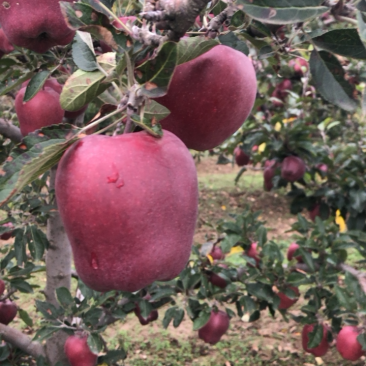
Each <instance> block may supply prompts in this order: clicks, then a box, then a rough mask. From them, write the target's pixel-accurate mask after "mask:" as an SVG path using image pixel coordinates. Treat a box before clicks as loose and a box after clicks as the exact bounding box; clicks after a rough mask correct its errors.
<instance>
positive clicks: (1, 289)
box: [0, 280, 5, 296]
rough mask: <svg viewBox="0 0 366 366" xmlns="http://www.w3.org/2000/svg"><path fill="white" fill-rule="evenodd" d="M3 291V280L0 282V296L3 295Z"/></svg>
mask: <svg viewBox="0 0 366 366" xmlns="http://www.w3.org/2000/svg"><path fill="white" fill-rule="evenodd" d="M4 291H5V282H4V281H3V280H0V296H2V295H3V293H4Z"/></svg>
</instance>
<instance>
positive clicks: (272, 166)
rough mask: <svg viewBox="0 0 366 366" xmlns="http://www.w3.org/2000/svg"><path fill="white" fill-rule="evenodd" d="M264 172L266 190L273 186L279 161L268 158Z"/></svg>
mask: <svg viewBox="0 0 366 366" xmlns="http://www.w3.org/2000/svg"><path fill="white" fill-rule="evenodd" d="M264 166H265V168H264V172H263V185H264V190H265V191H270V190H271V189H272V188H273V183H272V179H273V177H274V176H275V174H276V169H277V166H278V163H277V162H276V160H267V161H266V163H265V165H264Z"/></svg>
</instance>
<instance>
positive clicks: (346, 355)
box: [337, 325, 365, 361]
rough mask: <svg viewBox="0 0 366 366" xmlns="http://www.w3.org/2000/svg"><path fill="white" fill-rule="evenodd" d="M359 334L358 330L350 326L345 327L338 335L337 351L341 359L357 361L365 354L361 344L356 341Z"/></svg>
mask: <svg viewBox="0 0 366 366" xmlns="http://www.w3.org/2000/svg"><path fill="white" fill-rule="evenodd" d="M359 334H360V330H359V329H358V328H357V327H355V326H351V325H346V326H345V327H343V328H342V329H341V331H340V332H339V333H338V336H337V350H338V352H339V353H340V354H341V356H342V358H343V359H345V360H349V361H357V360H358V359H359V358H361V357H362V356H363V355H364V354H365V352H364V351H363V350H362V346H361V344H360V343H359V342H358V340H357V337H358V335H359Z"/></svg>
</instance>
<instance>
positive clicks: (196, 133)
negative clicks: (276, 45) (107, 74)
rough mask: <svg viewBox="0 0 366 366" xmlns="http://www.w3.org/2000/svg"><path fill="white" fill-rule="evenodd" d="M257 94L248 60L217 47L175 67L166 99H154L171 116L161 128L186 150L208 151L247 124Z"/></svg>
mask: <svg viewBox="0 0 366 366" xmlns="http://www.w3.org/2000/svg"><path fill="white" fill-rule="evenodd" d="M203 85H204V90H202V86H203ZM256 93H257V80H256V75H255V71H254V67H253V65H252V61H251V59H250V58H248V57H247V56H245V55H244V54H243V53H241V52H239V51H236V50H234V49H232V48H231V47H227V46H223V45H218V46H215V47H213V48H211V49H210V50H209V51H207V52H205V53H204V54H202V55H200V56H199V57H197V58H195V59H194V60H191V61H189V62H186V63H184V64H181V65H179V66H177V68H176V69H175V71H174V75H173V78H172V80H171V83H170V85H169V89H168V94H167V95H165V96H163V97H161V98H156V101H157V102H158V103H160V104H162V105H163V106H165V107H167V108H168V109H169V110H170V112H171V113H170V115H169V116H168V117H166V118H164V119H163V120H162V121H160V123H161V125H162V126H163V128H164V129H166V130H168V131H170V132H173V133H174V134H175V135H176V136H178V137H179V138H180V139H181V140H182V141H183V142H184V143H185V144H186V146H187V147H188V148H189V149H194V150H199V151H203V150H209V149H213V148H214V147H216V146H218V145H220V144H221V143H222V142H224V141H225V140H226V139H227V138H228V137H230V136H231V135H232V134H233V133H234V132H235V131H237V130H238V129H239V128H240V126H241V125H242V124H243V122H244V121H245V120H246V119H247V117H248V115H249V114H250V112H251V110H252V108H253V104H254V101H255V98H256Z"/></svg>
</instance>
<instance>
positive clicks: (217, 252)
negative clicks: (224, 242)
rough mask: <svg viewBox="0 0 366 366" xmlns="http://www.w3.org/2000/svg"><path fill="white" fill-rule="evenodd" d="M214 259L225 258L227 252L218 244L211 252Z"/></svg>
mask: <svg viewBox="0 0 366 366" xmlns="http://www.w3.org/2000/svg"><path fill="white" fill-rule="evenodd" d="M209 254H210V256H211V257H212V259H213V260H222V259H224V258H225V254H224V253H223V252H222V249H221V248H220V247H218V246H216V245H215V246H214V247H213V248H212V250H211V252H210V253H209Z"/></svg>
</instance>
